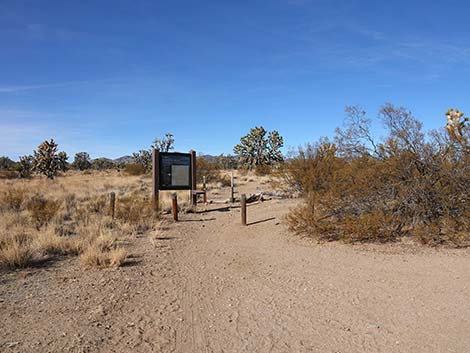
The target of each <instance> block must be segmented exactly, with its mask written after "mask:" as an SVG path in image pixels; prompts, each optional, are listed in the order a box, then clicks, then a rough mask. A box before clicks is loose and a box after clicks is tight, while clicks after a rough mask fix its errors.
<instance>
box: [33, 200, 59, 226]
mask: <svg viewBox="0 0 470 353" xmlns="http://www.w3.org/2000/svg"><path fill="white" fill-rule="evenodd" d="M60 205H61V202H60V201H57V200H51V199H47V198H45V197H44V196H43V195H40V194H37V195H34V196H33V197H32V198H31V199H30V200H29V201H28V203H27V205H26V209H27V210H28V211H29V214H30V216H31V219H32V221H33V223H34V224H35V225H36V227H37V228H38V229H39V228H40V227H42V226H44V225H46V224H48V223H49V222H50V221H51V220H52V218H53V217H54V216H55V215H56V213H57V211H59V208H60Z"/></svg>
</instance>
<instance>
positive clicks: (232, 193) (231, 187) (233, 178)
mask: <svg viewBox="0 0 470 353" xmlns="http://www.w3.org/2000/svg"><path fill="white" fill-rule="evenodd" d="M234 189H235V177H234V176H233V172H232V175H231V177H230V202H231V203H234V202H235V197H234V194H235V190H234Z"/></svg>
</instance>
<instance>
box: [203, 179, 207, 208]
mask: <svg viewBox="0 0 470 353" xmlns="http://www.w3.org/2000/svg"><path fill="white" fill-rule="evenodd" d="M202 190H204V203H205V204H206V203H207V186H206V176H205V175H204V176H203V177H202Z"/></svg>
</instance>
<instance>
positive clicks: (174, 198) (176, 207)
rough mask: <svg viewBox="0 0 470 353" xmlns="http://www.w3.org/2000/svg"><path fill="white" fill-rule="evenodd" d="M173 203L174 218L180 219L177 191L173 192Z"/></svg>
mask: <svg viewBox="0 0 470 353" xmlns="http://www.w3.org/2000/svg"><path fill="white" fill-rule="evenodd" d="M171 204H172V213H173V219H174V220H175V221H178V198H177V195H176V192H175V193H173V194H171Z"/></svg>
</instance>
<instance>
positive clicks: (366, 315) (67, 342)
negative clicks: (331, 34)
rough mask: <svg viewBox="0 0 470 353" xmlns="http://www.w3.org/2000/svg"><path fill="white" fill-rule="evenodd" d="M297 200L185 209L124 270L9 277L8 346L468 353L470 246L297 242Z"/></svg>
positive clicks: (2, 306) (5, 295) (136, 245)
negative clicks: (291, 215) (293, 217)
mask: <svg viewBox="0 0 470 353" xmlns="http://www.w3.org/2000/svg"><path fill="white" fill-rule="evenodd" d="M295 203H296V201H293V200H273V201H267V202H264V203H260V204H253V205H250V206H249V209H248V218H249V219H248V222H249V223H250V222H251V223H250V224H249V226H248V227H242V226H241V225H240V224H239V221H240V211H239V209H238V208H230V207H227V206H226V205H211V206H209V207H208V208H207V212H203V213H196V214H185V215H181V217H180V219H181V221H180V222H178V223H176V224H175V223H171V222H169V223H168V226H167V227H166V229H165V230H164V231H163V233H162V234H161V235H160V238H159V239H158V240H157V242H156V246H154V244H152V243H151V241H150V239H149V237H141V238H137V239H135V240H134V241H133V242H132V248H131V250H132V251H131V252H132V253H133V254H135V258H134V259H132V260H133V262H134V263H130V264H129V266H127V267H124V268H121V269H118V270H105V271H103V270H92V271H83V270H82V269H81V268H80V266H79V265H78V264H77V262H76V260H66V261H64V262H61V263H58V264H56V265H53V266H51V267H49V268H47V269H36V270H30V271H26V272H19V273H10V274H4V275H2V276H0V280H1V282H0V314H1V321H0V351H2V352H3V351H4V352H181V353H193V352H194V353H198V352H207V353H208V352H214V353H218V352H228V353H231V352H236V353H238V352H344V353H345V352H469V351H470V334H469V332H470V285H469V283H470V257H469V255H470V252H469V251H468V250H449V249H441V250H435V249H428V248H416V247H405V246H400V245H381V246H370V245H369V246H351V245H344V244H338V243H329V244H322V245H318V244H314V243H310V242H306V241H301V240H299V239H296V238H294V237H290V236H288V235H287V230H286V228H285V224H284V223H283V217H284V215H285V214H286V212H287V210H288V209H289V207H293V206H294V205H295ZM201 209H202V208H200V210H201Z"/></svg>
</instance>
